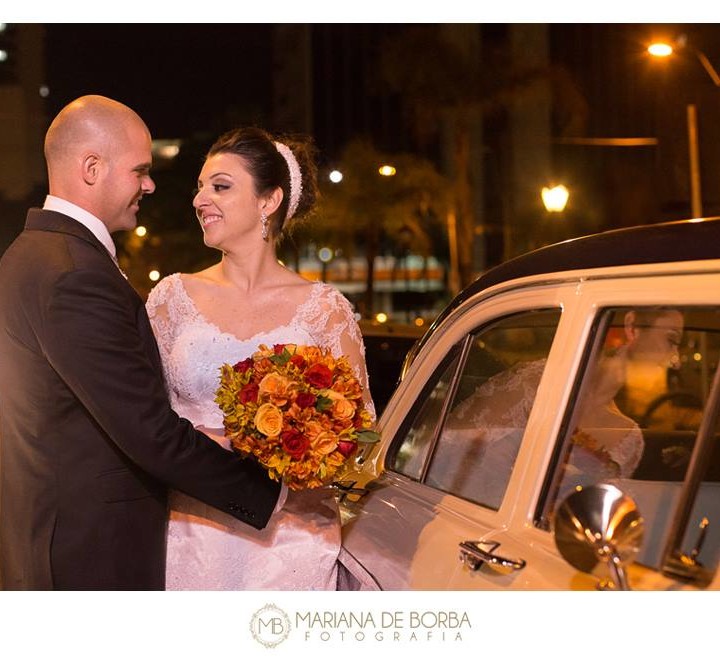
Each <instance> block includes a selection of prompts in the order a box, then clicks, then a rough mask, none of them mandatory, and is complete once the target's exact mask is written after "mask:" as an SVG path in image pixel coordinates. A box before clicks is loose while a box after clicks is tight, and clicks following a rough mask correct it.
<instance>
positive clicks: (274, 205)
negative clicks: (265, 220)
mask: <svg viewBox="0 0 720 658" xmlns="http://www.w3.org/2000/svg"><path fill="white" fill-rule="evenodd" d="M282 200H283V191H282V188H280V187H276V188H275V189H274V190H273V191H272V192H270V194H268V195H266V196H265V197H263V199H262V200H261V202H260V209H261V210H264V211H265V214H266V215H267V216H268V217H270V215H272V214H273V213H274V212H275V211H276V210H277V209H278V208H279V207H280V204H281V203H282Z"/></svg>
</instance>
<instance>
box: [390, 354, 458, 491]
mask: <svg viewBox="0 0 720 658" xmlns="http://www.w3.org/2000/svg"><path fill="white" fill-rule="evenodd" d="M461 348H462V343H457V344H455V345H454V346H453V348H452V349H451V350H450V353H449V354H448V355H447V356H446V357H445V359H443V362H442V363H441V364H440V367H438V369H437V370H436V371H435V375H434V377H433V378H432V380H431V381H430V382H429V384H428V385H427V386H425V389H424V390H423V392H422V394H421V395H420V397H419V398H418V401H417V402H416V403H415V406H414V407H413V409H412V411H411V412H410V413H409V414H408V418H411V419H412V424H411V425H410V426H409V427H403V428H401V430H400V433H401V435H403V436H404V437H405V439H404V440H403V441H402V443H401V444H400V445H399V446H398V447H397V448H396V450H395V452H394V453H393V455H392V457H391V458H390V463H389V465H388V468H390V469H391V470H393V471H396V472H398V473H402V474H403V475H407V476H408V477H410V478H412V479H413V480H419V479H421V477H422V472H423V467H424V465H425V462H426V460H427V458H428V455H429V454H430V449H431V448H432V444H433V439H434V437H435V434H436V430H437V426H438V420H439V419H440V418H441V417H442V409H443V407H444V406H445V401H446V400H447V397H448V393H449V391H450V386H451V384H452V381H453V376H454V374H455V371H456V370H457V365H458V361H459V358H460V353H461Z"/></svg>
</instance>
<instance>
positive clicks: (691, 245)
mask: <svg viewBox="0 0 720 658" xmlns="http://www.w3.org/2000/svg"><path fill="white" fill-rule="evenodd" d="M713 258H720V217H711V218H707V219H689V220H683V221H679V222H665V223H663V224H646V225H642V226H631V227H628V228H621V229H615V230H612V231H605V232H604V233H597V234H594V235H588V236H584V237H581V238H575V239H572V240H567V241H565V242H559V243H558V244H553V245H550V246H547V247H542V248H541V249H537V250H535V251H531V252H528V253H527V254H523V255H522V256H518V257H517V258H513V259H512V260H509V261H507V262H505V263H502V264H500V265H498V266H497V267H493V268H492V269H490V270H488V271H487V272H485V273H484V274H482V275H481V276H479V277H478V278H477V279H476V280H475V281H473V282H472V283H471V284H470V285H469V286H467V288H465V289H464V290H463V291H461V292H460V293H459V294H458V295H457V296H456V297H455V299H453V300H452V301H451V302H450V304H449V305H448V308H447V309H446V311H447V312H449V311H451V310H452V309H454V308H456V307H457V306H459V305H460V304H462V303H463V302H464V301H465V300H466V299H468V298H470V297H472V296H473V295H476V294H477V293H478V292H480V291H482V290H485V289H487V288H490V287H491V286H495V285H497V284H499V283H503V282H505V281H511V280H513V279H519V278H521V277H526V276H533V275H537V274H549V273H551V272H564V271H568V270H581V269H582V270H587V269H595V268H599V267H613V266H620V265H642V264H649V263H674V262H682V261H691V260H708V259H713ZM445 314H446V313H445V312H443V315H445Z"/></svg>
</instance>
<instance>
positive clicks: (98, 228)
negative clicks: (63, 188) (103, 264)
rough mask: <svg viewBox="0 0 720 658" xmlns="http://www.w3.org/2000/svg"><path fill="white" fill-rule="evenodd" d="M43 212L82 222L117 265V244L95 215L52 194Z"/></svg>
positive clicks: (47, 198)
mask: <svg viewBox="0 0 720 658" xmlns="http://www.w3.org/2000/svg"><path fill="white" fill-rule="evenodd" d="M43 210H52V211H54V212H59V213H62V214H63V215H66V216H67V217H70V218H71V219H74V220H75V221H77V222H80V223H81V224H82V225H83V226H84V227H85V228H87V229H88V230H89V231H90V232H91V233H92V234H93V235H94V236H95V237H96V238H97V239H98V240H100V242H101V243H102V244H103V246H104V247H105V249H107V250H108V253H109V254H110V256H112V259H113V260H114V261H115V262H116V263H117V250H116V249H115V243H114V242H113V240H112V238H111V237H110V231H108V230H107V226H105V224H103V223H102V221H100V220H99V219H98V218H97V217H95V215H93V214H92V213H89V212H88V211H87V210H84V209H83V208H81V207H80V206H76V205H75V204H74V203H70V201H66V200H65V199H61V198H60V197H56V196H52V194H48V195H47V196H46V197H45V204H44V205H43Z"/></svg>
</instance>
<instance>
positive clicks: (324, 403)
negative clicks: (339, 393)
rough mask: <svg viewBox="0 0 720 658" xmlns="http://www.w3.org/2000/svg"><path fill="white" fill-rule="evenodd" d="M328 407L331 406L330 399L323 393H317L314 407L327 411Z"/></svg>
mask: <svg viewBox="0 0 720 658" xmlns="http://www.w3.org/2000/svg"><path fill="white" fill-rule="evenodd" d="M330 407H332V400H331V399H330V398H326V397H325V396H324V395H318V397H317V402H316V403H315V408H316V409H317V410H318V411H327V410H328V409H330Z"/></svg>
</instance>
